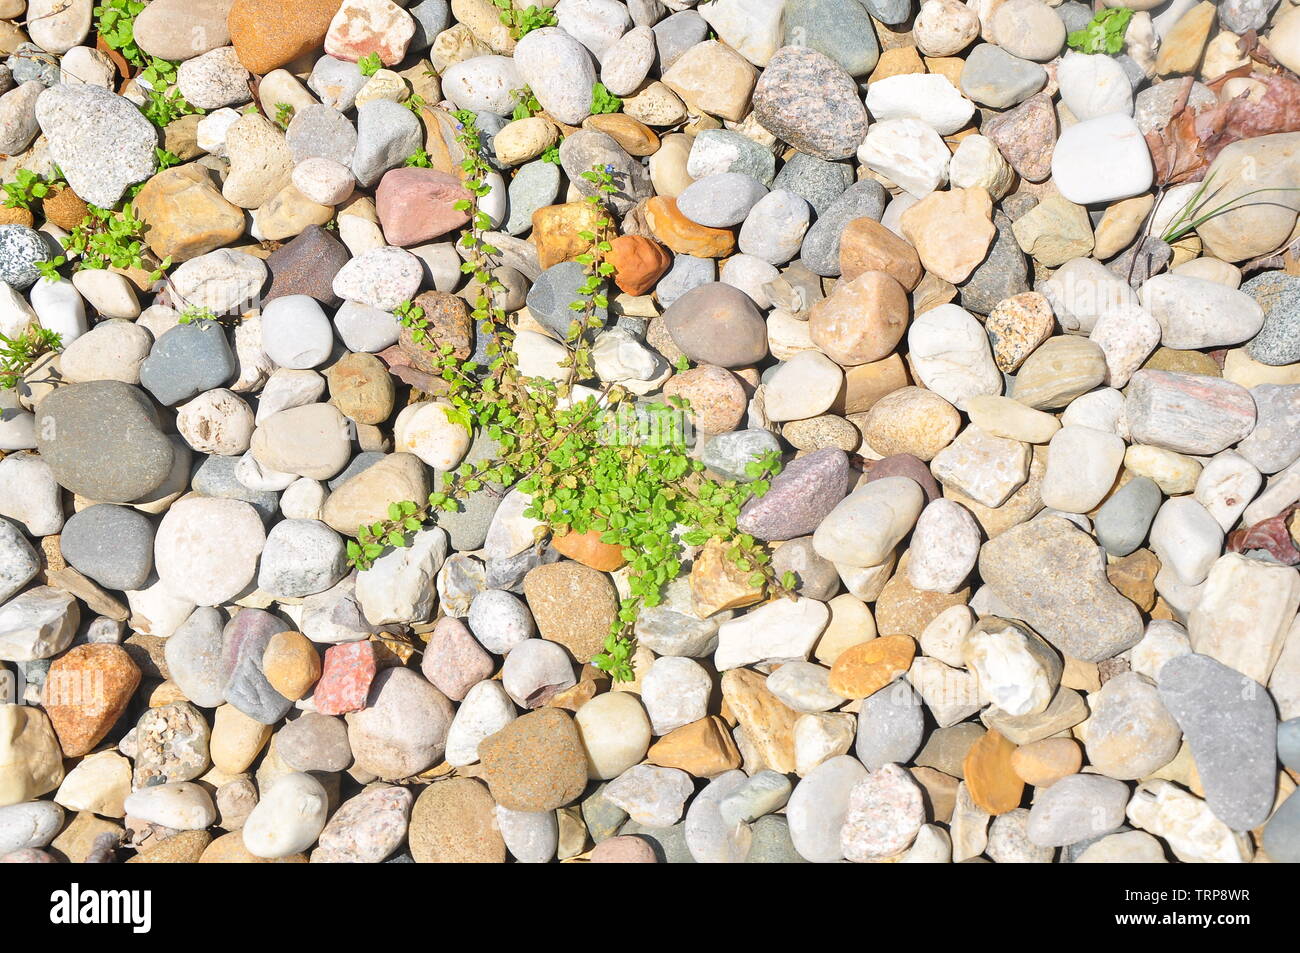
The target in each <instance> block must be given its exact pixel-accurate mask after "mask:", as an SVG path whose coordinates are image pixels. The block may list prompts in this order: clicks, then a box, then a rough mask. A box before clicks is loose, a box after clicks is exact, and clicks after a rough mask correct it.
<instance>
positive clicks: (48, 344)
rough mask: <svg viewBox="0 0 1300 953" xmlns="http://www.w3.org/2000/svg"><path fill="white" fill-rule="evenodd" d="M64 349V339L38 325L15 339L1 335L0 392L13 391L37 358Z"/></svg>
mask: <svg viewBox="0 0 1300 953" xmlns="http://www.w3.org/2000/svg"><path fill="white" fill-rule="evenodd" d="M62 347H63V338H62V337H60V336H59V335H58V334H57V333H55V332H54V331H51V330H49V329H48V328H43V327H41V326H40V325H38V324H33V325H29V326H28V328H27V330H25V331H23V332H21V333H19V334H17V335H15V336H14V337H7V336H6V335H4V334H0V390H13V389H14V388H15V387H17V386H18V384H19V382H20V381H21V380H22V378H23V374H25V373H26V372H27V370H28V369H29V368H30V367H31V366H32V365H33V364H34V363H35V362H36V359H37V358H39V357H40V356H41V355H42V354H45V353H47V352H49V351H58V350H60V349H62Z"/></svg>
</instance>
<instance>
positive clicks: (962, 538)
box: [907, 500, 982, 593]
mask: <svg viewBox="0 0 1300 953" xmlns="http://www.w3.org/2000/svg"><path fill="white" fill-rule="evenodd" d="M981 540H982V534H981V532H980V527H979V524H978V523H977V522H976V521H975V517H974V516H972V515H971V513H970V511H969V510H967V509H966V508H965V507H963V506H962V505H961V504H960V503H954V502H953V501H951V500H935V501H933V502H932V503H930V504H928V505H927V506H926V508H925V509H924V510H922V511H921V515H920V516H919V517H918V518H917V521H916V528H915V529H914V530H913V531H912V543H911V546H910V548H909V551H910V553H911V558H910V559H909V560H908V564H907V578H908V580H909V581H910V582H911V583H912V585H913V586H915V587H916V588H917V589H924V590H927V591H930V592H949V593H951V592H956V591H957V590H958V589H960V588H961V586H962V583H963V582H965V581H966V578H967V577H968V576H969V575H970V572H971V570H972V569H974V568H975V562H976V560H977V559H978V558H979V550H980V542H981Z"/></svg>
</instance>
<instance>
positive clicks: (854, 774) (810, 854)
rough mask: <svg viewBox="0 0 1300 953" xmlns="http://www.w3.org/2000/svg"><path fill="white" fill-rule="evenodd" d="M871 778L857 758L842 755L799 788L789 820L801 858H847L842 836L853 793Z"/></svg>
mask: <svg viewBox="0 0 1300 953" xmlns="http://www.w3.org/2000/svg"><path fill="white" fill-rule="evenodd" d="M867 777H868V774H867V770H866V769H865V768H864V767H863V766H862V764H861V763H859V762H858V761H857V760H856V759H855V758H852V757H850V756H848V755H840V756H838V757H835V758H831V759H829V760H828V761H824V762H823V763H822V764H820V765H818V766H817V767H816V768H814V769H813V770H812V771H811V772H809V773H808V775H807V776H806V777H804V778H803V779H802V780H801V781H800V782H799V783H798V784H797V785H796V786H795V788H794V792H793V793H792V794H791V795H790V800H789V803H787V805H786V819H787V820H788V822H789V824H790V839H791V841H792V842H793V844H794V848H795V850H796V851H798V853H799V856H800V857H802V858H804V860H807V861H811V862H812V863H834V862H836V861H839V860H843V859H844V857H845V853H844V846H843V844H842V842H841V836H840V834H841V831H842V830H843V828H844V827H845V823H846V820H847V818H848V816H849V811H850V803H851V800H852V795H853V792H854V791H855V790H856V788H857V786H858V784H859V783H860V782H862V781H864V780H866V779H867Z"/></svg>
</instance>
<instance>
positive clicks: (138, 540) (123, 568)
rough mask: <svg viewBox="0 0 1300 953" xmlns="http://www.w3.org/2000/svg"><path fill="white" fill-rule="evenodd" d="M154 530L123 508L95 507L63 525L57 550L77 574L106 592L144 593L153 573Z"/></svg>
mask: <svg viewBox="0 0 1300 953" xmlns="http://www.w3.org/2000/svg"><path fill="white" fill-rule="evenodd" d="M153 543H154V527H153V523H152V522H151V521H150V520H149V518H148V517H147V516H145V515H144V514H143V513H141V512H139V511H138V510H133V509H131V508H130V507H126V506H113V505H111V504H107V503H104V504H98V505H96V506H88V507H86V508H85V509H84V510H81V511H80V512H78V513H74V514H73V515H72V516H70V517H69V518H68V521H67V522H66V523H64V524H63V532H62V533H61V534H60V536H59V549H60V551H61V552H62V553H63V558H64V559H66V560H67V561H68V562H69V563H71V564H72V566H73V568H75V569H76V570H77V571H78V572H80V573H82V574H83V575H86V576H89V577H90V578H91V579H93V580H94V581H95V582H97V583H99V584H100V585H101V586H103V587H104V588H105V589H120V590H123V591H126V590H130V589H143V588H144V586H145V583H146V582H147V581H148V579H149V574H150V572H151V571H152V570H153Z"/></svg>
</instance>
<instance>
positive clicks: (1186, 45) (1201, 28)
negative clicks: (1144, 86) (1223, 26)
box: [1156, 0, 1216, 76]
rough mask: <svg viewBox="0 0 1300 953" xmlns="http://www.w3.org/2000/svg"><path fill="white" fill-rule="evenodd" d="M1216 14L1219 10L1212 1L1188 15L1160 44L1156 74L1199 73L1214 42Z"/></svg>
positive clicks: (1188, 12)
mask: <svg viewBox="0 0 1300 953" xmlns="http://www.w3.org/2000/svg"><path fill="white" fill-rule="evenodd" d="M1215 14H1216V7H1215V5H1214V4H1213V3H1211V2H1210V0H1202V2H1201V3H1198V4H1197V5H1196V6H1194V7H1192V9H1190V10H1188V11H1187V12H1186V13H1184V14H1183V15H1182V16H1181V17H1180V18H1179V20H1178V22H1177V23H1175V24H1174V27H1173V29H1172V30H1170V31H1169V33H1168V34H1166V35H1165V37H1164V39H1163V40H1162V41H1161V42H1160V52H1159V53H1158V54H1157V55H1156V72H1157V73H1159V74H1160V75H1161V76H1169V75H1170V74H1172V73H1192V72H1195V70H1196V64H1197V63H1199V62H1200V61H1201V54H1202V53H1203V52H1205V43H1206V41H1207V40H1208V39H1209V38H1210V28H1211V27H1212V26H1214V18H1215Z"/></svg>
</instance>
